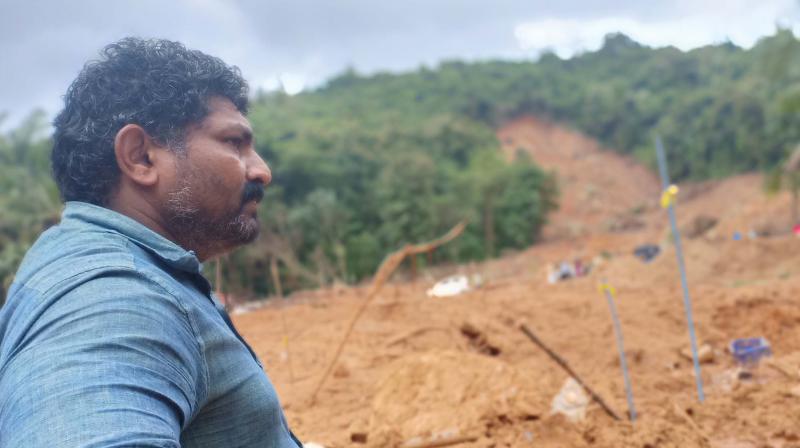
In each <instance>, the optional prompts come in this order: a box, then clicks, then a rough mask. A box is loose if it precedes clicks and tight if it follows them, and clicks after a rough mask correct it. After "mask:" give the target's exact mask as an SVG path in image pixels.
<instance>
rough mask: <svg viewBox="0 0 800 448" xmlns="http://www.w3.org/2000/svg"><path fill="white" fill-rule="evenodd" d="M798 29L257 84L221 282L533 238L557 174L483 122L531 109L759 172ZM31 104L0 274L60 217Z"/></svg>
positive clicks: (693, 162)
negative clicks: (719, 40)
mask: <svg viewBox="0 0 800 448" xmlns="http://www.w3.org/2000/svg"><path fill="white" fill-rule="evenodd" d="M798 55H800V41H798V40H797V39H796V38H795V37H794V36H793V35H792V34H791V32H789V31H785V30H778V31H777V32H776V34H775V35H774V36H772V37H769V38H765V39H762V40H761V41H760V42H759V43H758V44H757V45H756V46H755V47H754V48H752V49H749V50H744V49H741V48H738V47H736V46H734V45H732V44H729V43H728V44H721V45H715V46H708V47H704V48H699V49H696V50H693V51H689V52H682V51H679V50H677V49H675V48H661V49H651V48H648V47H644V46H641V45H639V44H637V43H636V42H634V41H632V40H630V39H629V38H627V37H626V36H624V35H619V34H617V35H610V36H609V37H608V38H607V39H606V42H605V44H604V45H603V47H602V48H601V49H600V50H598V51H596V52H589V53H585V54H582V55H579V56H577V57H574V58H571V59H568V60H562V59H559V58H558V57H557V56H555V55H553V54H545V55H543V56H541V57H540V58H539V60H538V61H536V62H531V61H525V62H509V61H490V62H481V63H470V64H467V63H463V62H457V61H452V62H445V63H442V64H441V65H440V66H438V67H436V68H425V67H423V68H420V69H419V70H417V71H414V72H411V73H405V74H377V75H373V76H361V75H359V74H357V73H355V72H354V71H352V70H348V71H346V72H345V73H343V74H341V75H339V76H337V77H335V78H333V79H331V80H330V81H329V82H328V83H327V84H326V85H324V86H322V87H321V88H319V89H317V90H314V91H311V92H305V93H301V94H299V95H295V96H288V95H285V94H282V93H274V92H273V93H259V94H257V95H256V98H255V101H254V107H253V110H252V113H251V120H252V122H253V125H254V127H255V129H256V132H257V138H258V149H259V151H260V152H261V153H262V155H263V156H264V157H265V159H267V160H268V161H269V162H270V164H271V166H272V168H273V174H274V179H275V180H274V184H273V186H272V187H271V188H270V189H268V196H267V200H266V201H265V202H264V204H263V211H262V216H263V217H264V218H265V219H264V224H263V225H264V237H263V238H262V239H261V240H260V241H259V242H258V243H256V244H255V245H252V246H250V247H248V248H245V249H242V250H240V251H238V252H237V253H236V254H234V255H233V256H231V257H230V258H229V259H228V262H227V263H224V265H223V266H224V269H223V271H222V273H223V276H224V278H225V284H226V289H229V290H231V291H234V292H237V293H240V294H241V293H251V294H258V295H262V294H265V293H268V292H271V291H272V290H273V288H274V285H272V283H271V281H270V275H269V272H270V270H269V268H270V261H271V260H273V259H274V260H277V261H279V262H280V263H277V264H276V265H273V267H276V268H278V270H279V273H280V277H281V278H282V279H283V280H284V287H285V288H287V289H293V288H298V287H302V286H306V285H316V284H324V283H328V282H331V281H334V280H340V281H348V282H352V281H357V280H359V279H360V278H363V277H364V276H366V275H369V274H370V273H371V272H372V271H373V270H374V269H375V267H376V266H377V264H378V263H379V261H380V260H381V259H382V257H383V256H384V255H385V254H386V253H388V252H389V251H391V250H394V249H396V248H398V247H399V246H400V245H402V244H404V243H407V242H419V241H424V240H427V239H430V238H433V237H435V236H437V235H439V234H441V233H444V232H445V231H446V230H447V229H448V228H450V227H452V226H453V225H454V224H456V223H457V222H458V221H460V220H462V219H466V220H468V221H469V223H470V225H469V227H468V230H467V232H466V233H465V235H464V236H462V237H461V238H459V239H458V240H456V241H455V242H453V243H451V244H450V245H448V246H447V247H445V248H442V250H440V251H437V252H436V253H434V254H433V255H432V257H430V258H425V257H423V258H422V259H420V260H419V261H420V262H429V261H432V262H437V261H444V260H449V261H462V260H468V259H476V258H484V257H491V256H494V255H496V254H498V253H500V252H501V251H503V250H505V249H513V248H520V247H524V246H526V245H529V244H531V243H533V242H535V241H536V238H537V235H538V232H539V229H540V228H541V226H542V224H543V223H544V221H545V219H546V214H547V212H548V211H549V210H551V209H552V208H553V206H554V203H555V201H556V197H557V193H556V190H557V188H556V185H555V181H554V178H553V177H552V176H550V175H548V174H546V173H544V172H542V171H541V170H540V169H539V168H537V167H536V165H535V164H534V163H533V162H532V161H530V160H526V159H524V158H521V159H520V160H519V161H518V162H517V163H514V164H507V163H505V162H504V161H503V160H502V159H501V158H500V156H499V153H498V142H497V141H496V140H495V138H494V133H493V130H494V128H496V127H497V126H499V125H501V124H502V123H503V122H504V121H506V120H508V119H512V118H514V117H516V116H520V115H524V114H536V115H540V116H545V117H549V118H551V119H553V120H556V121H560V122H564V123H567V124H569V125H571V126H574V127H576V128H578V129H580V130H582V131H583V132H585V133H587V134H589V135H591V136H594V137H596V138H598V139H599V140H600V141H602V142H603V143H605V144H606V145H607V146H608V147H610V148H613V149H615V150H617V151H620V152H623V153H627V154H632V155H634V156H635V157H638V158H639V159H641V160H643V161H644V162H646V163H651V164H652V162H653V156H652V154H653V149H652V139H653V137H654V135H655V134H656V133H658V134H660V135H662V137H663V138H664V141H665V145H666V147H667V149H668V151H669V154H670V156H669V157H670V161H671V170H672V175H673V176H674V177H675V178H677V179H687V178H694V179H702V178H709V177H719V176H724V175H728V174H733V173H737V172H741V171H747V170H756V169H761V170H768V169H771V168H773V167H775V166H777V165H779V164H780V163H781V161H782V160H783V159H784V158H785V157H786V155H787V153H788V151H789V149H790V147H791V146H792V145H793V144H795V143H796V142H798V141H800V113H798V111H800V58H798ZM41 121H42V117H41V116H39V115H34V116H33V117H32V118H31V119H30V120H29V121H28V122H26V123H25V124H24V125H22V126H21V127H20V128H19V129H17V130H15V131H13V132H11V133H9V134H8V135H5V136H0V162H1V163H2V166H0V170H2V172H0V185H2V190H0V206H2V207H3V208H2V209H3V214H2V217H0V278H2V279H4V284H5V285H6V286H7V285H8V282H9V280H10V278H11V275H12V273H13V269H14V266H15V265H16V264H17V263H18V262H19V260H20V256H21V255H22V254H23V253H24V251H25V249H26V248H27V247H28V245H29V244H30V243H31V241H32V239H33V238H34V237H35V235H36V234H37V233H38V232H39V231H40V230H41V229H42V228H43V227H44V226H46V225H48V224H50V223H52V222H54V221H55V220H56V219H57V216H58V212H59V207H60V206H59V203H58V199H57V193H56V191H55V189H54V188H53V186H52V182H51V181H50V180H49V179H48V174H47V150H48V146H49V144H48V142H47V140H46V139H45V138H42V137H40V136H39V133H38V131H37V129H40V128H41V124H40V123H41Z"/></svg>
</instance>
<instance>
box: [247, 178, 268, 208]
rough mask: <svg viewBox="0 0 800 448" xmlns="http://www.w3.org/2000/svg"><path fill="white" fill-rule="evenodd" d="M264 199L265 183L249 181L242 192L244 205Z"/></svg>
mask: <svg viewBox="0 0 800 448" xmlns="http://www.w3.org/2000/svg"><path fill="white" fill-rule="evenodd" d="M262 199H264V184H262V183H261V182H252V181H250V182H247V183H246V184H244V191H243V192H242V205H244V204H247V203H248V202H250V201H256V202H261V200H262Z"/></svg>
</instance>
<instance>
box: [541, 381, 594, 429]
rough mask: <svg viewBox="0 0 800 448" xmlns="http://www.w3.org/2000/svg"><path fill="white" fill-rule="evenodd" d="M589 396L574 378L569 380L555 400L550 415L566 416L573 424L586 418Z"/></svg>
mask: <svg viewBox="0 0 800 448" xmlns="http://www.w3.org/2000/svg"><path fill="white" fill-rule="evenodd" d="M587 406H589V396H588V395H586V392H584V390H583V387H581V385H580V384H578V382H577V381H575V380H574V379H572V378H567V380H566V381H565V382H564V385H563V386H562V387H561V391H560V392H559V393H558V395H556V396H555V397H554V398H553V404H552V405H551V408H550V414H564V415H565V416H566V417H567V418H568V419H569V420H570V421H571V422H577V421H580V420H583V419H584V418H586V407H587Z"/></svg>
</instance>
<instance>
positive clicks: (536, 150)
mask: <svg viewBox="0 0 800 448" xmlns="http://www.w3.org/2000/svg"><path fill="white" fill-rule="evenodd" d="M498 138H499V139H500V141H501V143H502V144H503V147H504V150H505V151H507V154H508V156H509V157H513V156H514V154H515V153H516V152H518V151H520V150H523V151H527V152H528V153H529V154H530V155H531V156H532V157H533V158H534V159H535V160H536V161H537V162H538V163H539V164H541V165H542V166H544V167H545V168H547V169H550V170H553V171H554V172H555V173H557V175H558V177H559V179H560V183H561V188H562V207H561V210H560V211H558V212H557V213H555V214H554V215H553V217H552V219H551V223H550V224H549V226H548V228H547V229H546V231H545V241H544V242H543V243H541V244H539V245H537V246H534V247H532V248H530V249H527V250H524V251H520V252H517V253H510V254H506V255H505V256H504V257H502V258H500V259H498V260H493V261H489V262H486V263H481V264H471V265H463V266H450V267H437V268H435V269H432V270H431V271H429V272H426V273H424V274H421V275H420V276H419V277H418V278H417V279H414V280H411V279H408V278H403V277H404V276H403V275H402V273H401V275H399V276H396V277H397V278H396V279H395V280H394V281H393V282H392V283H389V284H387V285H386V286H385V287H384V288H383V289H382V290H381V292H380V293H379V295H378V297H377V298H376V300H375V301H374V303H373V304H372V305H371V306H370V307H369V309H367V311H366V313H365V314H364V316H363V317H362V319H361V320H360V321H359V322H358V324H357V325H356V327H355V331H354V332H353V335H352V337H351V339H350V341H349V343H348V345H347V346H346V347H345V349H344V352H343V354H342V357H341V358H340V360H339V362H338V363H337V365H336V366H335V368H334V370H333V373H332V376H331V378H329V379H328V381H327V382H326V385H325V387H324V388H323V390H322V391H321V393H320V394H319V397H318V399H317V401H316V403H310V401H309V398H310V395H311V392H312V391H313V390H314V387H315V386H316V384H317V382H318V381H319V379H320V375H321V374H322V372H323V371H324V369H325V367H326V366H327V363H328V362H329V360H330V356H331V355H332V353H333V351H334V350H335V348H336V346H337V345H338V343H339V341H340V340H341V336H342V334H343V332H344V330H345V328H346V326H347V324H348V323H349V320H350V318H351V317H352V315H353V314H354V313H355V311H356V310H357V308H358V306H359V305H360V304H361V303H362V301H363V300H364V298H365V296H366V290H367V287H366V286H365V287H353V288H350V287H335V288H329V289H325V290H318V291H312V292H305V293H299V294H295V295H294V296H292V297H291V298H290V299H287V300H283V301H276V300H272V301H270V302H269V304H268V305H267V306H264V307H263V308H261V309H258V310H255V311H251V312H248V313H244V314H237V315H235V316H234V320H235V322H236V324H237V326H238V327H239V328H240V330H241V332H242V333H243V334H244V336H245V338H247V339H248V340H249V341H250V342H251V343H252V345H253V347H254V349H255V351H256V352H257V353H258V354H259V356H260V357H261V358H262V360H263V361H264V364H265V366H266V370H267V372H268V374H269V375H270V377H271V378H272V380H273V382H274V384H275V387H276V389H277V390H278V393H279V395H280V397H281V400H282V403H283V405H284V407H285V409H286V414H287V417H288V419H289V423H290V425H291V427H292V428H293V429H294V430H295V432H296V433H297V434H298V435H299V436H300V437H301V438H302V439H303V440H307V441H314V442H317V443H320V444H323V445H324V446H326V447H328V448H330V447H345V446H367V447H392V446H404V444H405V446H424V445H425V443H427V442H429V441H430V440H433V439H437V438H438V440H446V439H453V440H454V439H456V438H461V439H463V440H466V441H465V442H462V443H460V444H458V445H453V446H459V447H521V446H539V447H640V448H656V447H719V448H746V447H753V448H756V447H758V448H760V447H784V448H788V447H800V426H798V421H800V305H799V303H800V302H799V300H800V298H799V297H798V294H800V240H798V239H796V238H794V237H792V236H790V235H789V234H787V232H786V229H787V228H788V226H789V224H788V221H789V209H790V199H789V197H788V195H787V194H779V195H776V196H772V197H771V196H767V195H765V194H764V193H763V190H762V187H761V182H762V181H761V178H760V177H759V176H758V175H745V176H738V177H735V178H730V179H727V180H724V181H719V182H708V183H704V184H695V185H682V186H681V192H680V193H679V196H678V203H677V213H678V217H679V225H680V226H681V228H683V229H687V232H689V233H690V234H691V233H698V234H697V235H692V236H693V238H688V237H686V238H684V250H685V256H686V264H687V268H688V272H689V286H690V290H691V293H692V298H693V302H694V315H695V322H696V328H697V335H698V338H699V340H700V342H701V343H702V344H708V345H709V346H710V347H711V348H712V350H713V352H714V358H713V360H712V361H711V362H709V363H705V364H703V365H702V378H703V382H704V386H705V392H706V400H705V402H704V403H702V404H701V403H698V401H697V392H696V388H695V378H694V374H693V368H692V363H691V361H690V360H689V359H687V358H686V357H684V356H683V355H681V351H686V350H687V349H688V347H689V336H688V332H687V326H686V321H685V317H684V308H683V301H682V295H681V286H680V282H679V279H678V271H677V262H676V260H675V253H674V250H673V246H672V245H671V244H670V243H669V241H670V240H669V238H670V232H669V228H668V225H667V219H666V214H665V212H664V211H663V210H662V209H660V208H659V206H658V199H659V192H660V188H659V184H658V180H657V178H656V177H655V176H654V175H653V174H652V173H650V172H649V171H648V170H646V169H645V168H643V167H641V166H639V165H638V164H636V163H635V162H633V161H631V160H629V159H626V158H624V157H621V156H619V155H617V154H614V153H611V152H609V151H606V150H603V149H602V148H601V147H599V145H598V144H597V143H596V142H594V141H592V140H591V139H588V138H586V137H584V136H582V135H580V134H579V133H577V132H574V131H571V130H569V129H566V128H563V127H559V126H556V125H553V124H550V123H546V122H543V121H541V120H537V119H534V118H526V119H521V120H518V121H516V122H513V123H510V124H508V125H507V126H505V127H504V128H503V129H501V130H500V131H499V132H498ZM701 216H704V217H706V218H709V217H710V218H713V219H714V220H716V221H717V223H716V225H715V226H713V227H712V228H710V229H708V230H706V231H705V232H692V231H691V230H690V229H692V228H693V227H692V226H693V225H694V224H695V223H696V221H697V220H698V219H699V217H701ZM751 230H752V231H755V232H758V233H761V234H766V236H763V237H759V238H756V239H750V238H748V237H747V234H748V232H750V231H751ZM734 232H739V233H740V234H742V235H743V238H742V240H740V241H734V240H733V238H732V235H733V233H734ZM642 243H655V244H661V245H662V247H663V248H664V251H663V252H662V254H661V256H659V257H657V258H656V259H655V260H654V261H653V262H651V263H649V264H645V263H643V262H642V261H640V260H639V259H637V258H636V257H634V256H633V254H632V252H633V249H634V248H635V247H636V246H637V245H639V244H642ZM575 258H582V259H583V260H584V261H589V260H593V259H594V260H596V261H597V262H598V264H597V265H596V266H595V267H594V269H593V271H592V273H591V274H590V275H589V276H587V277H583V278H577V279H572V280H569V281H565V282H561V283H558V284H555V285H550V284H548V283H547V282H546V272H547V265H548V263H552V262H557V261H560V260H573V259H575ZM455 273H463V274H468V275H472V274H480V275H481V276H482V278H483V280H484V282H483V286H482V287H481V288H477V289H474V290H472V291H470V292H467V293H464V294H462V295H459V296H456V297H449V298H437V299H434V298H428V297H427V296H426V294H425V291H426V289H427V288H430V286H431V285H432V284H433V283H434V282H435V280H436V279H438V278H441V277H443V276H446V275H449V274H455ZM265 275H266V273H265ZM603 278H606V279H608V281H609V282H610V283H612V284H613V286H614V287H615V288H616V292H617V308H618V311H619V315H620V320H621V322H622V327H623V331H624V337H625V344H626V347H625V348H626V353H627V357H628V363H629V367H630V372H631V379H632V383H633V390H634V394H635V400H636V408H637V411H638V414H639V419H638V420H637V421H636V422H635V424H631V423H630V422H627V421H622V422H620V421H614V420H612V419H611V418H610V417H609V416H608V415H607V414H605V413H604V412H603V411H602V410H601V408H600V407H599V406H598V405H596V404H594V403H592V404H590V405H589V409H588V413H587V417H586V419H585V420H583V421H580V422H577V423H572V422H570V421H568V420H567V419H566V418H564V417H563V416H561V415H551V414H550V405H551V402H552V399H553V397H554V396H555V395H556V394H557V393H558V392H559V390H560V389H561V386H562V385H563V383H564V381H565V379H566V378H567V376H566V374H565V373H564V372H563V371H562V370H561V369H560V368H559V367H558V366H557V365H556V364H555V363H554V362H552V361H551V360H550V359H549V358H548V357H547V356H546V355H545V354H544V353H542V352H541V351H540V350H539V349H538V348H537V347H536V346H534V345H533V344H532V343H531V342H530V341H529V340H528V339H527V338H526V336H525V335H524V334H523V333H522V332H521V331H520V330H519V325H520V324H521V323H525V324H527V325H528V326H529V327H530V328H531V329H533V331H535V332H536V334H537V335H538V336H539V338H541V339H542V340H543V341H545V342H546V343H547V344H548V345H550V346H551V347H552V348H553V349H554V350H555V351H557V352H558V353H559V354H560V355H561V356H562V357H563V358H565V359H566V360H567V361H568V362H569V363H570V364H571V366H572V368H573V369H574V370H575V371H576V372H577V373H578V374H579V375H580V376H581V377H582V378H583V379H584V380H585V381H586V382H587V383H588V384H590V385H591V386H592V387H593V388H594V389H596V390H597V392H598V393H599V394H600V395H601V396H602V397H603V398H604V399H605V401H606V402H608V403H609V404H610V405H611V407H613V408H614V409H615V410H616V412H617V413H618V414H620V415H625V414H626V410H627V404H626V400H625V390H624V386H623V379H622V374H621V371H620V366H619V359H618V354H617V349H616V345H615V339H614V333H613V329H612V326H611V320H610V316H609V311H608V307H607V305H606V302H605V300H604V298H603V296H602V295H601V294H600V293H599V292H598V287H597V285H598V283H599V282H600V280H601V279H603ZM284 322H285V323H286V327H284ZM284 328H286V330H284ZM752 336H763V337H766V338H767V339H768V340H769V341H770V342H771V344H772V349H773V351H774V356H773V357H772V358H771V359H770V360H769V361H768V362H762V363H761V364H760V365H759V366H758V367H757V368H755V369H754V370H753V371H752V372H751V373H750V375H748V376H747V377H746V378H739V376H738V375H737V371H736V367H737V366H736V364H735V362H734V360H733V359H732V357H731V355H730V354H729V353H727V350H726V347H727V345H728V343H729V341H730V340H731V339H733V338H738V337H752ZM284 338H286V339H284ZM284 341H288V344H287V343H285V342H284ZM287 346H288V350H287ZM286 353H288V356H286Z"/></svg>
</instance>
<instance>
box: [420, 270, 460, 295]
mask: <svg viewBox="0 0 800 448" xmlns="http://www.w3.org/2000/svg"><path fill="white" fill-rule="evenodd" d="M467 291H469V280H468V279H467V277H466V276H465V275H454V276H452V277H447V278H445V279H442V280H439V281H438V282H436V284H435V285H433V287H432V288H431V289H429V290H428V292H427V293H428V297H452V296H457V295H459V294H462V293H464V292H467Z"/></svg>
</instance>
